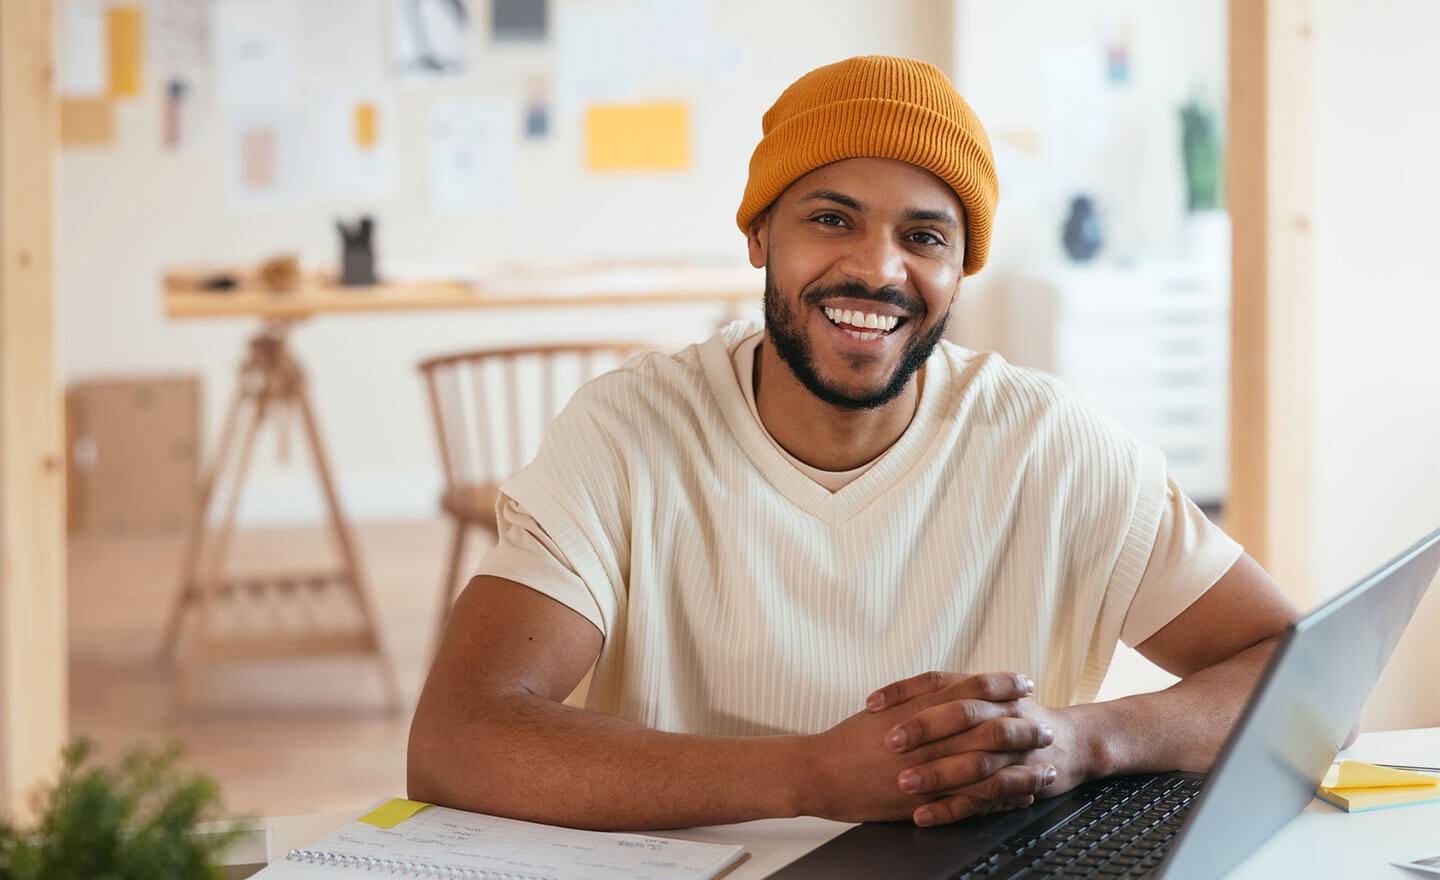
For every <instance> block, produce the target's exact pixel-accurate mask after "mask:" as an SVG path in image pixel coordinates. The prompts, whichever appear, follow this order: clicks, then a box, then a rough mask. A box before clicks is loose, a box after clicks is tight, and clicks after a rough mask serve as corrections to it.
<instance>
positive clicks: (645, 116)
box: [585, 102, 690, 171]
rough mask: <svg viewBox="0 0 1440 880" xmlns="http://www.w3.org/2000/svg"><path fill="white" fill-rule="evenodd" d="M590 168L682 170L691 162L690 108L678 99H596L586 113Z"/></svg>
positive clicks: (597, 169) (586, 155)
mask: <svg viewBox="0 0 1440 880" xmlns="http://www.w3.org/2000/svg"><path fill="white" fill-rule="evenodd" d="M585 134H586V150H585V157H586V166H587V167H588V168H589V169H590V170H591V171H684V170H685V169H687V168H689V167H690V107H689V106H688V105H686V104H682V103H678V102H676V103H650V104H595V105H592V106H591V107H590V109H589V110H588V111H587V112H586V114H585Z"/></svg>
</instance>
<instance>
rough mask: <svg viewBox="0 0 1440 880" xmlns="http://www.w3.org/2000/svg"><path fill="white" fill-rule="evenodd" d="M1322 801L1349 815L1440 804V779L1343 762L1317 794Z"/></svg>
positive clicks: (1392, 769) (1404, 771)
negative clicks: (1417, 805)
mask: <svg viewBox="0 0 1440 880" xmlns="http://www.w3.org/2000/svg"><path fill="white" fill-rule="evenodd" d="M1317 794H1318V795H1319V797H1320V798H1321V799H1322V800H1325V801H1329V802H1330V803H1332V804H1334V805H1335V806H1337V807H1339V808H1341V809H1342V810H1346V811H1348V812H1352V813H1356V812H1360V811H1363V810H1379V809H1383V808H1385V807H1398V806H1402V805H1404V804H1422V803H1429V802H1431V801H1440V776H1433V775H1431V774H1428V773H1416V772H1413V771H1410V770H1396V769H1394V768H1391V767H1379V766H1376V765H1374V764H1367V763H1365V762H1363V761H1341V762H1340V763H1339V764H1337V765H1334V766H1332V767H1331V768H1330V771H1329V772H1328V773H1326V774H1325V780H1324V781H1323V782H1321V783H1320V791H1319V792H1317Z"/></svg>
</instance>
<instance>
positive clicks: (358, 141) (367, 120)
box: [355, 103, 379, 150]
mask: <svg viewBox="0 0 1440 880" xmlns="http://www.w3.org/2000/svg"><path fill="white" fill-rule="evenodd" d="M378 115H379V114H378V113H377V111H376V109H375V105H374V104H368V103H366V104H356V105H355V145H356V146H357V147H360V148H361V149H362V150H368V149H370V148H371V147H373V146H375V141H376V139H377V137H378V135H377V134H376V119H377V117H378Z"/></svg>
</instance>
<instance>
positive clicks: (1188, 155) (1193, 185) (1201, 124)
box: [1180, 99, 1225, 211]
mask: <svg viewBox="0 0 1440 880" xmlns="http://www.w3.org/2000/svg"><path fill="white" fill-rule="evenodd" d="M1180 149H1181V152H1182V154H1183V156H1184V159H1185V190H1186V194H1187V206H1188V208H1189V210H1191V211H1205V210H1213V209H1215V208H1218V207H1220V204H1221V201H1220V200H1221V192H1222V186H1221V183H1222V177H1223V175H1224V167H1223V166H1224V149H1225V148H1224V144H1223V143H1222V142H1221V139H1220V124H1219V121H1218V120H1217V118H1216V115H1215V111H1214V109H1213V108H1211V107H1209V106H1207V105H1205V104H1202V103H1200V102H1199V101H1198V100H1194V99H1192V100H1190V101H1188V102H1186V104H1185V105H1184V106H1183V107H1181V108H1180Z"/></svg>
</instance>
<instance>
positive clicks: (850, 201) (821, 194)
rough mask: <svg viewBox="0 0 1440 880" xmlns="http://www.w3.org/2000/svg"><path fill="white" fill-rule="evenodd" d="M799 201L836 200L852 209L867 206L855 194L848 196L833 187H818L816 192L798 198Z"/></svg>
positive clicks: (859, 209)
mask: <svg viewBox="0 0 1440 880" xmlns="http://www.w3.org/2000/svg"><path fill="white" fill-rule="evenodd" d="M797 201H801V202H836V203H838V204H841V205H844V206H845V207H847V208H849V209H850V210H852V211H863V210H865V206H864V205H863V204H861V203H860V200H859V199H857V198H855V197H854V196H847V195H845V194H844V193H842V192H836V191H835V190H833V189H817V190H815V191H814V192H811V193H806V194H805V195H803V196H801V197H800V198H799V199H797Z"/></svg>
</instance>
